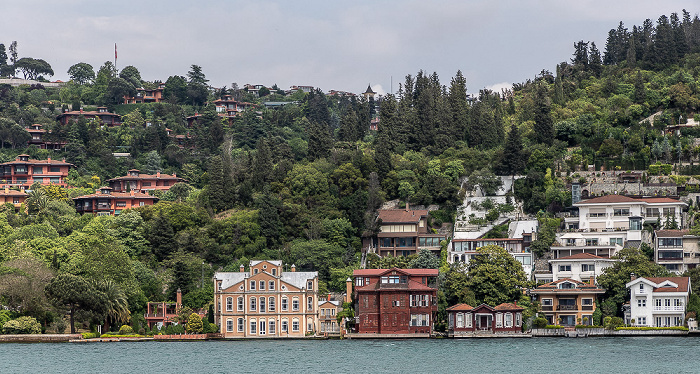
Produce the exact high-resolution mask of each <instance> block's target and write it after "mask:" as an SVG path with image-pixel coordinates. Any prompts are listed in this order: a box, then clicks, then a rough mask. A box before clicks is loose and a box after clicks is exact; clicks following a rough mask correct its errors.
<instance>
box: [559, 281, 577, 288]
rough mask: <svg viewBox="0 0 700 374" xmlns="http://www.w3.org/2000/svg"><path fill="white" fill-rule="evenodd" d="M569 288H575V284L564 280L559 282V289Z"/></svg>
mask: <svg viewBox="0 0 700 374" xmlns="http://www.w3.org/2000/svg"><path fill="white" fill-rule="evenodd" d="M570 288H576V285H575V284H573V283H571V282H564V283H560V284H559V289H562V290H563V289H570Z"/></svg>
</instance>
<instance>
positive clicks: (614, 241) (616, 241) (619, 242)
mask: <svg viewBox="0 0 700 374" xmlns="http://www.w3.org/2000/svg"><path fill="white" fill-rule="evenodd" d="M615 244H617V245H622V238H610V245H615Z"/></svg>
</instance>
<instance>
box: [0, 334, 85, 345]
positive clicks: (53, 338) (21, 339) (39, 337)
mask: <svg viewBox="0 0 700 374" xmlns="http://www.w3.org/2000/svg"><path fill="white" fill-rule="evenodd" d="M82 338H83V336H82V335H81V334H16V335H0V342H3V343H10V342H12V343H60V342H67V341H69V340H74V339H82Z"/></svg>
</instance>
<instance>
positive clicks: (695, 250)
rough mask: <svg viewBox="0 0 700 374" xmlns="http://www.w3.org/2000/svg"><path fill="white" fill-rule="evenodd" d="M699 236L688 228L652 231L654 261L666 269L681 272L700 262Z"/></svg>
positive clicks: (694, 266) (676, 272)
mask: <svg viewBox="0 0 700 374" xmlns="http://www.w3.org/2000/svg"><path fill="white" fill-rule="evenodd" d="M699 243H700V236H697V235H692V234H691V233H690V230H656V231H654V262H656V263H657V264H659V265H663V266H664V267H665V268H666V269H667V270H668V271H670V272H673V273H675V274H682V273H684V272H685V271H688V270H690V269H695V268H696V267H697V266H698V264H700V248H699V247H698V244H699Z"/></svg>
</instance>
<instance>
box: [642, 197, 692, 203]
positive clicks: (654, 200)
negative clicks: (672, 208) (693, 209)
mask: <svg viewBox="0 0 700 374" xmlns="http://www.w3.org/2000/svg"><path fill="white" fill-rule="evenodd" d="M640 200H642V201H645V202H647V203H650V204H654V203H671V204H674V203H681V204H685V203H684V202H682V201H680V200H676V199H672V198H670V197H645V198H643V199H640Z"/></svg>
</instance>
